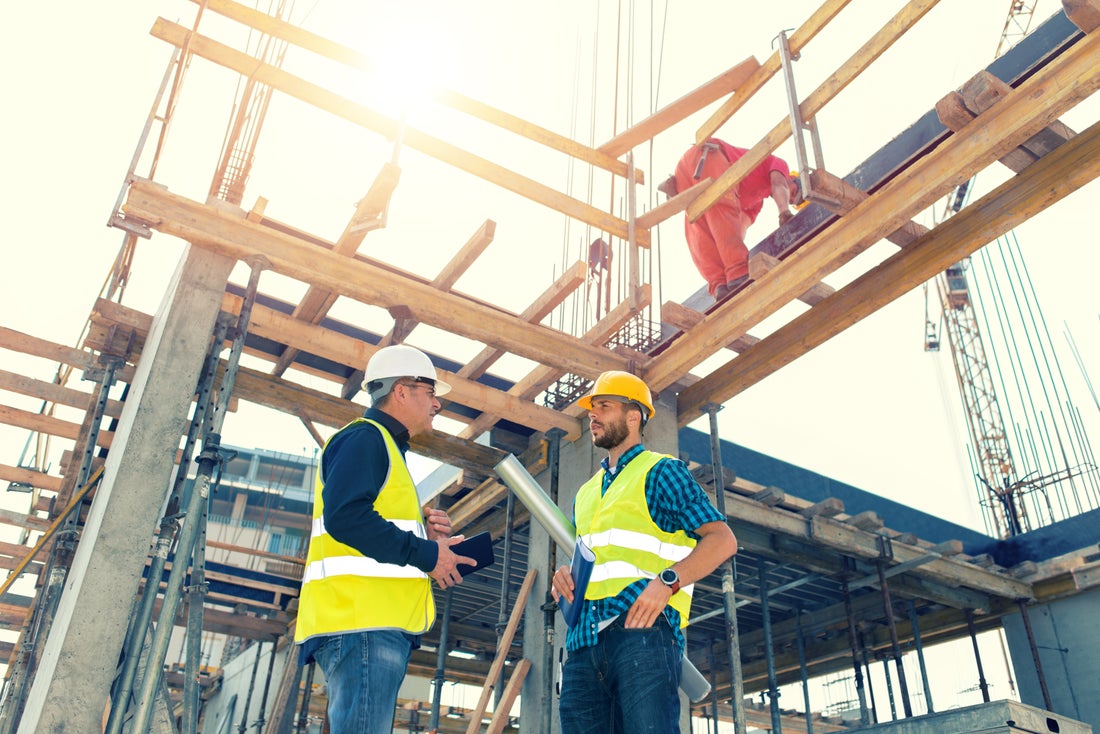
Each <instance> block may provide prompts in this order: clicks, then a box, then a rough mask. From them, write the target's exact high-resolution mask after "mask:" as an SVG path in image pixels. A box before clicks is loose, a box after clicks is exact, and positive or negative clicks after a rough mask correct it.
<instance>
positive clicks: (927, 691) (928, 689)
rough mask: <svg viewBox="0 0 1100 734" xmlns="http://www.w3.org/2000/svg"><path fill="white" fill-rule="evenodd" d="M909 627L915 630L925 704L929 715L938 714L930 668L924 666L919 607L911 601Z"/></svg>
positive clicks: (915, 642) (915, 643)
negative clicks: (930, 680) (929, 679)
mask: <svg viewBox="0 0 1100 734" xmlns="http://www.w3.org/2000/svg"><path fill="white" fill-rule="evenodd" d="M909 626H910V627H912V628H913V645H914V646H916V648H917V664H918V665H920V681H921V685H923V686H924V703H925V708H927V709H928V713H930V714H934V713H936V708H935V706H934V705H933V703H932V686H931V685H929V683H928V668H926V667H925V665H924V645H922V644H921V639H920V621H919V620H918V619H917V605H916V604H914V603H913V601H912V600H909Z"/></svg>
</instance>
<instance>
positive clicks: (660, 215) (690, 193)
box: [634, 178, 714, 229]
mask: <svg viewBox="0 0 1100 734" xmlns="http://www.w3.org/2000/svg"><path fill="white" fill-rule="evenodd" d="M712 183H714V179H711V178H704V179H703V180H702V181H700V182H699V183H697V184H695V185H693V186H692V187H691V188H690V189H688V190H687V191H681V192H680V193H678V194H676V196H673V197H671V198H669V199H668V201H666V202H665V203H663V204H659V205H657V206H655V207H653V208H652V209H650V210H649V211H648V212H646V213H645V214H643V215H642V216H640V217H638V218H637V219H636V220H634V221H635V223H636V224H637V225H638V226H639V227H643V228H645V229H652V228H653V227H656V226H657V225H658V224H660V223H661V222H663V221H665V220H666V219H668V218H669V217H674V216H676V215H677V214H679V213H680V212H682V211H685V210H686V209H687V208H688V205H689V204H691V202H693V201H695V200H696V199H698V198H699V197H700V196H701V195H702V194H703V192H704V191H706V190H707V187H709V186H710V185H711V184H712Z"/></svg>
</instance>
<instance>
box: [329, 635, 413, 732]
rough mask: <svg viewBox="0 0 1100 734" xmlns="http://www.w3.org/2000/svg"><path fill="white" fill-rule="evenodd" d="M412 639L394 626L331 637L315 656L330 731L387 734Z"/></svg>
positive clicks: (390, 726)
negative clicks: (322, 680)
mask: <svg viewBox="0 0 1100 734" xmlns="http://www.w3.org/2000/svg"><path fill="white" fill-rule="evenodd" d="M411 652H412V643H411V642H410V640H409V638H408V636H407V635H405V634H404V633H402V632H398V631H396V630H372V631H370V632H350V633H348V634H344V635H333V636H332V637H330V638H328V639H327V640H325V641H324V642H323V643H321V646H320V647H319V648H317V651H316V652H314V654H313V657H314V659H315V660H316V661H317V663H318V665H320V666H321V670H323V671H324V672H325V681H326V691H327V693H328V721H329V727H330V730H331V732H332V734H390V732H392V731H393V717H394V713H395V709H396V707H397V691H398V689H400V688H401V681H403V680H404V679H405V671H406V670H407V669H408V666H409V654H410V653H411Z"/></svg>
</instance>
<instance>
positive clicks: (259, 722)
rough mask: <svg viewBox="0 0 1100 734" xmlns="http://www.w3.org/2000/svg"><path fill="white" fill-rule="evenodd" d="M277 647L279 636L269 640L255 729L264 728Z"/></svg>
mask: <svg viewBox="0 0 1100 734" xmlns="http://www.w3.org/2000/svg"><path fill="white" fill-rule="evenodd" d="M278 647H279V638H278V637H275V639H273V640H272V641H271V655H270V656H268V659H267V677H266V678H264V692H263V695H262V696H260V715H259V716H257V717H256V723H255V724H253V726H255V727H256V731H258V732H260V731H263V730H264V722H265V721H266V719H265V717H266V716H267V694H268V692H269V691H270V690H271V677H272V676H273V675H274V674H275V650H276V649H277V648H278Z"/></svg>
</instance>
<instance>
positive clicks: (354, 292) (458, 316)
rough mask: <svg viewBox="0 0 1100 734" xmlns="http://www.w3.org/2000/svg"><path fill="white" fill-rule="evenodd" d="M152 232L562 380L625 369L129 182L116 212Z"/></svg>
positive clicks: (498, 316)
mask: <svg viewBox="0 0 1100 734" xmlns="http://www.w3.org/2000/svg"><path fill="white" fill-rule="evenodd" d="M123 210H124V211H125V212H126V214H127V216H133V217H137V218H139V219H142V220H144V221H147V222H149V223H151V224H152V225H153V227H154V228H155V229H157V230H158V231H161V232H164V233H166V234H171V235H174V236H177V237H181V238H183V239H185V240H188V241H190V242H193V243H195V244H196V245H198V246H200V247H204V248H207V249H210V250H212V251H214V252H218V253H220V254H223V255H226V256H228V257H233V258H236V259H238V260H246V259H247V258H249V257H251V256H254V255H262V256H264V257H266V258H267V260H268V262H270V264H271V269H272V270H273V271H275V272H278V273H281V274H283V275H286V276H289V277H291V278H294V279H296V280H301V281H303V282H306V283H312V284H316V285H321V286H324V287H326V288H329V289H330V290H333V291H338V292H339V293H341V294H342V295H345V296H347V297H349V298H353V299H355V300H358V301H361V302H362V303H366V304H371V305H375V306H380V307H382V308H390V307H392V306H408V307H409V309H410V311H411V313H412V315H413V316H414V317H415V318H417V319H418V320H420V321H422V322H424V323H426V324H431V325H432V326H436V327H438V328H441V329H443V330H445V331H454V332H457V333H461V334H465V335H466V336H467V337H469V338H471V339H476V340H478V341H481V342H483V343H485V344H494V345H497V346H500V347H502V348H506V349H508V350H509V351H512V352H514V353H516V354H518V355H520V356H523V357H526V358H528V359H531V360H534V361H536V362H539V363H542V364H549V365H554V366H557V367H560V368H562V369H564V370H567V371H569V372H576V373H578V374H583V375H590V376H592V377H595V376H597V375H599V374H600V373H601V372H603V371H605V370H608V369H624V368H625V367H626V360H625V359H624V358H622V357H620V356H618V355H616V354H615V353H613V352H612V351H610V350H608V349H605V348H603V347H598V346H593V345H591V344H588V343H585V342H584V341H582V340H580V339H577V338H576V337H572V336H569V335H567V334H563V333H562V332H559V331H556V330H553V329H550V328H548V327H545V326H538V325H534V326H533V325H531V324H529V323H527V322H525V321H523V320H521V319H520V318H519V317H517V316H514V315H512V314H509V313H505V312H503V311H500V310H497V309H494V308H490V307H486V306H480V305H478V304H475V303H472V302H471V301H469V300H467V299H463V298H460V297H458V296H455V295H452V294H448V293H439V292H438V291H436V290H435V289H434V288H432V287H431V286H429V285H426V284H422V283H418V282H415V281H408V280H406V279H401V278H395V277H393V275H392V274H390V273H388V272H386V271H384V270H382V269H381V268H378V267H375V266H372V265H370V264H368V263H363V262H359V261H358V260H350V261H349V260H348V258H346V257H343V256H341V255H336V254H333V253H331V252H328V251H326V250H323V249H321V248H318V247H316V246H314V245H311V244H309V243H306V242H303V241H302V240H300V239H299V238H297V237H292V236H289V235H286V234H284V233H282V232H278V231H275V230H271V229H268V228H266V227H262V226H258V225H256V224H255V223H253V222H250V221H248V220H247V219H245V217H244V216H236V215H231V214H229V213H227V212H225V211H224V209H223V208H216V207H211V206H207V205H204V204H200V203H198V202H195V201H191V200H189V199H186V198H184V197H182V196H178V195H175V194H172V193H170V192H168V191H167V190H166V189H164V188H163V187H160V186H158V185H156V184H152V183H150V182H148V181H135V182H133V183H132V184H131V185H130V191H129V196H128V197H127V200H126V203H125V204H124V205H123Z"/></svg>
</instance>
